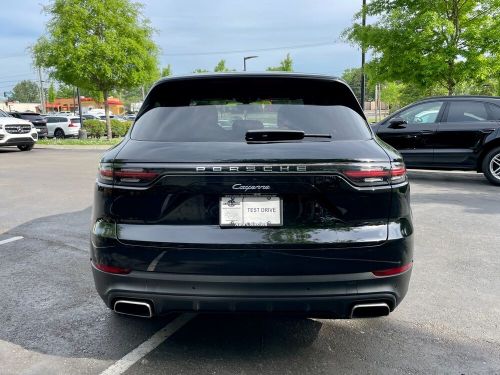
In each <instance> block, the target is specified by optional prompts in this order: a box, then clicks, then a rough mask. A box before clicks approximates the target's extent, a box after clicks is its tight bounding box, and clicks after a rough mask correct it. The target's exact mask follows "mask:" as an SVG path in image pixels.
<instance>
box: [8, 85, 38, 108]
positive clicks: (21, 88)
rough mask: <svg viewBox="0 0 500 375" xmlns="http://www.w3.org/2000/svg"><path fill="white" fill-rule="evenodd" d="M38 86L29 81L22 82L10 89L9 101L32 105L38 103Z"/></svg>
mask: <svg viewBox="0 0 500 375" xmlns="http://www.w3.org/2000/svg"><path fill="white" fill-rule="evenodd" d="M39 90H40V89H39V87H38V85H37V84H36V83H35V82H33V81H29V80H23V81H21V82H19V83H18V84H16V85H15V86H14V88H13V89H12V96H11V97H10V98H9V99H10V100H15V101H19V102H23V103H34V102H38V101H40V91H39Z"/></svg>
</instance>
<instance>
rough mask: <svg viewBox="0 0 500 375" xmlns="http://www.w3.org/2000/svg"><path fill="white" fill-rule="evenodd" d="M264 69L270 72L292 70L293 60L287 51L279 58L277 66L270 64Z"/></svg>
mask: <svg viewBox="0 0 500 375" xmlns="http://www.w3.org/2000/svg"><path fill="white" fill-rule="evenodd" d="M266 70H268V71H271V72H293V60H292V58H291V57H290V54H289V53H287V54H286V57H285V58H284V59H283V60H281V62H280V64H279V65H278V66H270V67H268V68H267V69H266Z"/></svg>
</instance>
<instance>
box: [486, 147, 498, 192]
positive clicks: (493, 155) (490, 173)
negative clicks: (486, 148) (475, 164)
mask: <svg viewBox="0 0 500 375" xmlns="http://www.w3.org/2000/svg"><path fill="white" fill-rule="evenodd" d="M482 167H483V173H484V176H485V177H486V178H487V179H488V181H489V182H491V183H492V184H493V185H497V186H500V147H497V148H494V149H493V150H491V151H490V152H488V153H487V154H486V156H485V157H484V160H483V165H482Z"/></svg>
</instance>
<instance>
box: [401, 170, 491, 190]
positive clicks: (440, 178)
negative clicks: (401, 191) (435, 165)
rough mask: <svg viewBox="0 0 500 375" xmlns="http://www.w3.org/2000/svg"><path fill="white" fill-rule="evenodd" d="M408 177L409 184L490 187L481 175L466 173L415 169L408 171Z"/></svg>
mask: <svg viewBox="0 0 500 375" xmlns="http://www.w3.org/2000/svg"><path fill="white" fill-rule="evenodd" d="M408 177H409V178H410V183H411V182H412V181H418V182H431V183H438V184H440V185H441V184H443V185H447V184H449V183H461V184H465V185H475V186H483V187H484V186H489V187H492V188H493V187H494V186H493V185H491V184H490V183H489V182H488V180H487V179H486V177H484V175H483V174H482V173H476V172H467V173H454V172H450V171H425V170H417V169H409V170H408Z"/></svg>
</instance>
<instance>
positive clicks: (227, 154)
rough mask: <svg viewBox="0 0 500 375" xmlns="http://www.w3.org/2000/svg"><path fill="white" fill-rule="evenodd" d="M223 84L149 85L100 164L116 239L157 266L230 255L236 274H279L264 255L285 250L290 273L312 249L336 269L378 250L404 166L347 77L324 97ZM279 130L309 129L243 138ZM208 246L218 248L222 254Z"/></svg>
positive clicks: (214, 262) (197, 268) (196, 268)
mask: <svg viewBox="0 0 500 375" xmlns="http://www.w3.org/2000/svg"><path fill="white" fill-rule="evenodd" d="M202 83H203V84H200V88H206V85H207V84H209V83H210V82H206V81H205V82H202ZM225 83H226V85H227V86H228V87H226V89H227V90H224V91H222V92H221V90H220V83H219V86H218V87H217V88H215V86H213V85H212V86H211V88H212V89H213V92H212V95H209V93H210V90H196V91H191V90H187V92H186V93H185V95H186V98H184V100H182V95H181V94H180V91H177V96H176V98H175V100H173V99H172V98H169V96H168V95H169V94H168V93H170V92H171V91H170V90H168V91H167V88H169V87H168V85H166V86H165V87H160V88H158V87H156V89H155V88H154V89H153V90H152V92H151V93H150V94H149V98H148V100H147V101H146V103H145V106H144V107H143V109H142V113H140V114H139V117H138V119H137V120H136V123H135V125H134V128H133V130H132V132H131V134H130V139H128V140H127V141H126V143H125V144H124V145H123V146H122V147H121V149H120V151H119V152H118V153H117V155H116V156H115V158H114V159H113V160H109V162H108V161H105V162H104V163H102V164H101V166H100V176H99V179H100V181H101V183H102V184H104V185H105V186H112V187H113V189H112V193H111V197H110V200H109V206H108V209H109V216H110V217H111V218H112V219H113V220H114V222H116V229H117V230H116V232H117V238H118V240H119V242H120V243H121V244H122V245H123V246H131V247H135V246H142V247H144V248H148V249H155V251H159V252H161V251H165V252H167V254H168V256H167V257H165V259H164V260H162V261H160V262H158V264H157V265H156V271H159V272H172V269H175V272H181V273H182V272H194V273H203V272H207V267H208V268H210V267H212V268H211V271H210V272H214V273H226V272H228V271H227V270H224V265H227V264H228V262H229V263H231V262H232V261H231V259H232V260H233V261H234V260H235V259H239V263H238V264H239V267H240V269H239V271H237V272H238V274H260V273H269V274H279V273H280V272H281V271H280V270H279V268H280V267H279V262H278V263H277V262H268V261H264V258H267V259H268V258H269V257H278V258H280V256H282V255H283V254H285V253H286V254H289V252H293V254H294V256H295V258H294V259H293V261H292V260H290V259H289V257H288V256H287V257H285V258H283V259H281V258H280V259H281V260H280V262H281V261H286V262H288V265H289V266H290V267H291V268H290V267H289V268H288V269H287V271H286V272H287V273H288V272H292V273H295V274H297V273H301V272H307V273H311V271H310V270H309V271H307V267H306V264H307V263H308V262H311V259H312V258H311V256H312V257H313V258H315V257H316V260H315V272H318V273H322V272H326V271H325V270H322V268H323V267H328V272H329V273H331V272H334V271H332V270H333V268H335V267H339V272H340V270H341V269H342V270H343V272H345V271H346V270H348V269H349V266H348V265H346V262H347V263H349V264H352V262H351V261H349V260H348V258H349V257H351V258H357V259H359V258H360V257H361V255H360V253H359V252H360V251H363V250H362V249H370V248H371V249H372V250H370V251H368V252H367V251H366V250H364V257H365V258H366V254H370V253H373V254H375V253H376V248H377V246H378V245H380V244H383V243H384V242H385V241H386V240H387V235H388V218H389V214H390V207H391V197H392V194H391V184H392V183H394V182H395V181H397V179H398V178H403V177H401V176H402V173H401V171H402V170H403V169H402V167H401V166H398V165H391V163H390V160H389V158H388V156H387V154H386V153H385V151H384V150H383V149H382V148H381V147H380V145H379V144H378V143H377V142H376V141H375V140H374V139H373V137H372V134H371V132H370V131H369V129H368V126H367V124H366V121H365V120H364V118H363V117H362V112H361V110H360V109H359V105H358V104H357V102H356V101H355V99H354V100H352V99H353V98H354V96H353V95H352V92H351V91H350V90H349V89H348V88H347V86H346V85H345V84H343V83H340V82H337V81H334V82H330V85H331V87H330V88H331V89H333V91H332V92H334V93H335V95H334V97H328V98H329V99H330V100H331V103H330V102H328V101H325V98H324V97H323V96H320V98H321V100H322V102H321V103H320V104H321V105H319V104H318V105H317V104H315V100H316V101H318V100H319V99H317V98H315V97H311V95H310V94H311V92H312V91H311V90H310V88H309V87H302V86H300V85H299V87H301V88H303V91H301V90H297V88H295V89H294V90H291V91H290V90H288V91H287V90H286V88H285V89H284V91H283V90H282V91H280V92H272V93H268V92H264V93H262V92H259V91H258V90H255V89H252V88H250V89H249V90H248V92H246V95H245V96H244V97H243V96H242V95H238V93H239V91H238V90H231V88H233V89H234V85H235V82H225ZM243 83H244V82H243ZM299 83H300V82H299ZM314 83H316V82H314ZM240 84H242V83H241V82H240ZM285 86H286V85H285ZM306 86H307V85H306ZM271 87H272V86H271ZM274 87H276V86H274ZM322 88H323V86H321V85H319V87H316V89H317V90H316V91H315V93H317V92H318V91H321V89H322ZM172 89H173V88H172ZM308 89H309V90H308ZM323 89H324V88H323ZM264 91H265V90H264ZM193 92H196V93H197V95H196V96H194V95H191V96H190V94H192V93H193ZM222 93H225V94H226V95H222ZM308 94H309V96H308ZM339 95H340V96H339ZM345 96H348V99H349V100H347V99H346V97H345ZM214 98H216V99H214ZM227 98H230V99H227ZM263 98H264V99H263ZM161 101H164V104H163V105H161V104H160V105H158V104H159V103H161ZM152 102H155V106H152V107H151V108H148V104H150V103H152ZM174 104H175V105H174ZM193 124H194V126H192V125H193ZM207 124H210V127H209V126H208V125H207ZM283 129H288V130H290V129H294V130H293V131H297V129H300V131H303V132H305V134H306V135H311V137H310V138H307V137H304V138H303V139H300V140H288V139H286V136H285V139H277V140H276V139H275V140H273V141H265V140H262V139H259V141H255V142H250V141H245V135H246V134H247V132H248V131H250V130H258V131H263V132H269V133H265V134H264V138H265V137H267V136H274V134H275V131H280V130H283ZM325 135H330V136H331V138H329V137H323V136H325ZM279 137H280V135H278V138H279ZM335 249H337V250H339V249H351V251H350V252H349V251H346V252H343V253H338V252H336V253H335V251H336V250H335ZM207 250H216V251H225V253H224V260H222V258H217V257H215V258H214V255H213V254H212V252H210V251H208V252H207ZM242 250H247V251H246V252H241V251H242ZM332 250H333V251H334V253H332V252H331V251H332ZM303 251H308V252H309V253H308V255H307V259H306V258H304V259H301V258H300V256H301V254H302V253H303ZM276 252H284V253H280V254H281V255H279V254H277V253H276ZM243 254H246V255H243ZM242 256H244V257H246V259H245V260H244V261H243V262H242V261H241V260H242V259H241V257H242ZM374 256H375V255H374ZM376 256H377V257H379V258H384V257H386V258H390V256H391V255H390V254H389V253H387V254H378V255H376ZM321 257H323V260H326V259H330V260H331V259H334V258H335V257H340V258H342V259H347V260H345V261H342V260H340V261H338V262H336V265H332V264H330V263H329V262H324V261H322V260H321ZM332 257H333V258H332ZM340 258H339V259H340ZM339 259H337V260H339ZM351 260H352V259H351ZM271 264H274V266H271ZM292 264H293V266H292ZM214 267H215V268H217V271H214ZM259 267H261V268H260V270H259ZM332 267H333V268H332ZM346 267H347V268H346ZM271 268H272V269H271ZM292 268H293V270H292ZM281 269H283V268H281ZM300 269H302V271H300ZM232 272H236V271H234V268H233V270H232Z"/></svg>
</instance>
